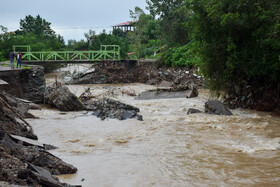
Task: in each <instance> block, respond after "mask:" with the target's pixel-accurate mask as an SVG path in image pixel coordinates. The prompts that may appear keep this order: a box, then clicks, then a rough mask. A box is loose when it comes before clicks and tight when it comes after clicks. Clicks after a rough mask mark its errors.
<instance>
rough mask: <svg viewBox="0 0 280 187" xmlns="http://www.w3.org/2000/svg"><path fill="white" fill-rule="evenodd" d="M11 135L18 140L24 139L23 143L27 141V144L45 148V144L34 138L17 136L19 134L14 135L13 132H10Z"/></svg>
mask: <svg viewBox="0 0 280 187" xmlns="http://www.w3.org/2000/svg"><path fill="white" fill-rule="evenodd" d="M10 137H11V138H12V139H14V140H16V141H22V142H23V143H25V144H27V145H32V146H37V147H41V148H44V144H43V143H40V142H38V141H36V140H32V139H29V138H25V137H22V136H17V135H12V134H10Z"/></svg>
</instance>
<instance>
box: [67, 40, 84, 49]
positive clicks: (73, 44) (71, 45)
mask: <svg viewBox="0 0 280 187" xmlns="http://www.w3.org/2000/svg"><path fill="white" fill-rule="evenodd" d="M88 48H89V44H88V42H86V41H85V40H80V41H76V40H68V45H67V49H68V50H70V51H84V50H88Z"/></svg>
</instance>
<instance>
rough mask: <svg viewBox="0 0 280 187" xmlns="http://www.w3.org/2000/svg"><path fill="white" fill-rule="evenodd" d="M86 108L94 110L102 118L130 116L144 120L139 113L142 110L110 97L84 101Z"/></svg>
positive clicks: (122, 118)
mask: <svg viewBox="0 0 280 187" xmlns="http://www.w3.org/2000/svg"><path fill="white" fill-rule="evenodd" d="M84 105H85V107H86V110H89V111H93V115H95V116H97V117H99V118H101V119H102V120H104V119H106V118H115V119H119V120H125V119H130V118H136V119H138V120H140V121H141V120H143V118H142V116H141V115H139V114H137V113H138V112H139V111H140V110H139V108H136V107H134V106H131V105H127V104H125V103H122V102H120V101H116V100H113V99H109V98H104V99H99V100H95V101H94V102H91V101H90V102H87V103H84Z"/></svg>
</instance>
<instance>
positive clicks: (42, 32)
mask: <svg viewBox="0 0 280 187" xmlns="http://www.w3.org/2000/svg"><path fill="white" fill-rule="evenodd" d="M50 25H51V23H50V22H47V21H46V20H45V19H42V18H41V16H40V15H37V16H36V17H32V16H31V15H28V16H26V17H25V19H21V20H20V29H21V31H23V32H24V33H28V32H32V33H34V34H35V35H36V36H54V35H55V32H54V31H53V30H52V29H51V27H50Z"/></svg>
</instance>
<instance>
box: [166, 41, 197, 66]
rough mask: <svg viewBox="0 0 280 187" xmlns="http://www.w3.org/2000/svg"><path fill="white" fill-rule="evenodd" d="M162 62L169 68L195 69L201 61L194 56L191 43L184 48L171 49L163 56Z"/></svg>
mask: <svg viewBox="0 0 280 187" xmlns="http://www.w3.org/2000/svg"><path fill="white" fill-rule="evenodd" d="M162 60H163V62H164V64H165V65H167V66H184V67H194V66H196V65H197V63H198V62H199V60H200V59H199V58H198V57H197V56H195V55H194V53H193V51H192V43H191V42H190V43H188V44H186V45H184V46H179V47H172V48H169V49H168V50H167V51H166V52H165V53H164V54H163V55H162Z"/></svg>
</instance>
